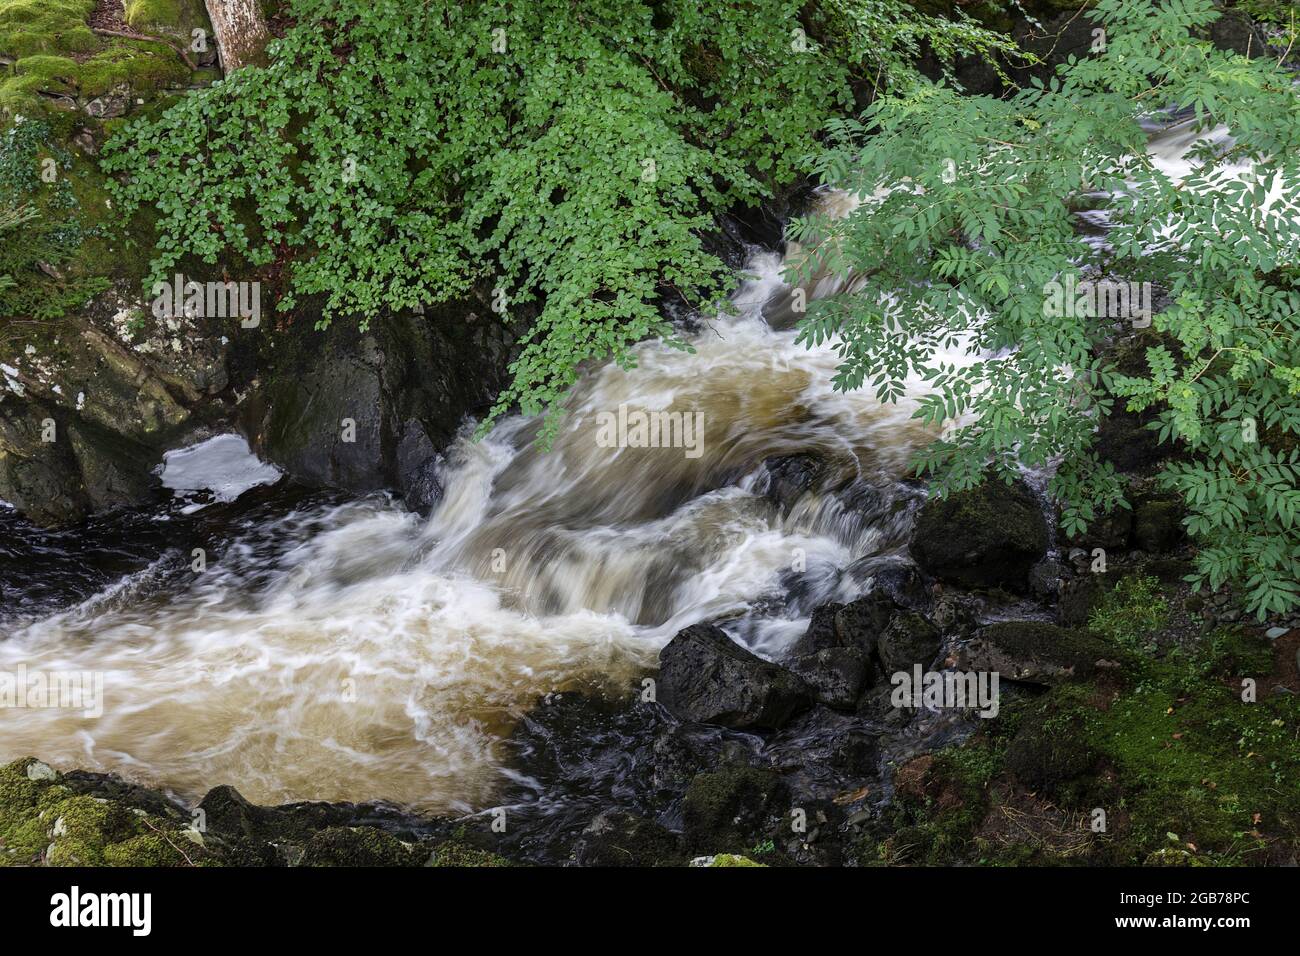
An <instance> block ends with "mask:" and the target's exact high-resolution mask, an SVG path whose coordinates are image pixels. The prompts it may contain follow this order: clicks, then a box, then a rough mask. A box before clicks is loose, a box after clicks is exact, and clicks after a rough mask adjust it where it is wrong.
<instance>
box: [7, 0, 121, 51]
mask: <svg viewBox="0 0 1300 956" xmlns="http://www.w3.org/2000/svg"><path fill="white" fill-rule="evenodd" d="M94 9H95V0H0V54H3V55H5V56H9V57H15V58H18V57H24V56H34V55H35V54H38V53H57V52H71V53H88V52H90V51H91V50H94V49H95V48H96V47H97V46H98V45H99V39H98V38H97V37H96V36H95V34H94V33H92V32H91V30H90V27H89V26H88V25H87V23H86V18H87V17H88V16H90V14H91V13H92V12H93V11H94Z"/></svg>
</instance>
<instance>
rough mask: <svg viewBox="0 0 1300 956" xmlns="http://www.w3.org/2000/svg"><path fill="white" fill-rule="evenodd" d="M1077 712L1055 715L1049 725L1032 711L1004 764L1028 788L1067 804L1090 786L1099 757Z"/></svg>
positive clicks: (1008, 750)
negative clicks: (1089, 742) (1089, 743)
mask: <svg viewBox="0 0 1300 956" xmlns="http://www.w3.org/2000/svg"><path fill="white" fill-rule="evenodd" d="M1086 739H1087V738H1086V734H1085V728H1084V727H1083V725H1082V722H1081V720H1080V718H1079V717H1078V715H1077V714H1064V715H1056V716H1055V717H1054V718H1053V722H1052V724H1051V726H1050V727H1048V726H1045V722H1044V720H1043V718H1042V716H1041V715H1040V714H1031V715H1029V716H1028V717H1026V719H1025V722H1024V723H1023V724H1022V726H1021V727H1020V729H1019V730H1018V731H1017V732H1016V735H1015V737H1013V738H1012V739H1011V743H1010V744H1008V745H1007V752H1006V757H1005V758H1004V759H1005V766H1006V768H1007V770H1009V771H1010V772H1011V773H1012V774H1013V775H1014V776H1015V777H1016V779H1017V780H1019V781H1020V782H1021V783H1022V784H1023V785H1024V786H1025V787H1026V788H1028V789H1029V790H1032V791H1035V792H1039V793H1042V794H1044V795H1046V796H1048V797H1049V798H1051V799H1052V800H1055V801H1057V802H1059V803H1062V804H1065V805H1067V806H1069V805H1074V804H1076V803H1077V801H1078V800H1079V799H1080V798H1081V797H1083V796H1084V795H1086V794H1087V792H1088V791H1089V790H1090V788H1091V783H1092V781H1091V780H1090V779H1088V778H1090V777H1091V776H1092V775H1093V772H1094V770H1095V769H1096V766H1097V762H1098V760H1099V759H1100V758H1099V755H1098V753H1097V751H1095V750H1093V749H1092V748H1091V747H1089V746H1088V745H1087V744H1086V743H1085V742H1084V741H1085V740H1086Z"/></svg>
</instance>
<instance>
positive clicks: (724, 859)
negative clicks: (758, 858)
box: [708, 853, 767, 869]
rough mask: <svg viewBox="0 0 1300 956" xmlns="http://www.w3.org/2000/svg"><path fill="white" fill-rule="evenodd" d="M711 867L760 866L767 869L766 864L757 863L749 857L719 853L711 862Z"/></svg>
mask: <svg viewBox="0 0 1300 956" xmlns="http://www.w3.org/2000/svg"><path fill="white" fill-rule="evenodd" d="M708 865H709V866H710V867H730V866H759V867H762V868H764V869H766V868H767V864H766V863H756V862H755V861H753V860H751V859H750V858H749V857H747V856H740V855H739V854H736V853H719V854H718V855H717V856H715V857H713V858H712V859H710V860H709V863H708Z"/></svg>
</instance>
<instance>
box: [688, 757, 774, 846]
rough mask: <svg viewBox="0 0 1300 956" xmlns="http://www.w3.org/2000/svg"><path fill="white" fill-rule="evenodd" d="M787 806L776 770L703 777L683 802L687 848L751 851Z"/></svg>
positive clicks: (732, 771)
mask: <svg viewBox="0 0 1300 956" xmlns="http://www.w3.org/2000/svg"><path fill="white" fill-rule="evenodd" d="M785 801H786V790H785V787H784V785H783V784H782V782H781V778H780V776H779V775H778V774H776V773H775V772H774V771H771V770H760V769H757V768H755V767H734V768H729V769H726V770H719V771H717V772H716V773H702V774H700V775H699V776H697V777H696V778H695V779H694V780H692V781H691V785H690V786H689V787H688V788H687V789H686V796H685V798H684V799H683V801H682V821H683V823H684V825H685V837H686V842H687V845H688V846H689V847H690V848H691V849H692V850H695V851H699V852H705V853H710V852H717V851H721V850H736V849H740V848H742V847H747V846H753V845H754V843H755V842H757V840H758V839H759V838H760V837H761V836H764V835H766V833H767V832H768V831H769V830H770V829H771V828H772V827H773V826H775V824H776V822H777V820H778V819H779V818H780V816H781V814H782V813H783V812H784V811H785V809H786V807H785Z"/></svg>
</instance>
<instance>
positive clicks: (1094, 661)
mask: <svg viewBox="0 0 1300 956" xmlns="http://www.w3.org/2000/svg"><path fill="white" fill-rule="evenodd" d="M1121 657H1122V652H1121V651H1119V650H1118V649H1117V648H1115V647H1113V646H1111V645H1110V644H1107V643H1106V642H1105V641H1102V640H1100V639H1099V638H1096V637H1093V636H1092V635H1090V634H1088V633H1086V632H1080V631H1072V630H1067V629H1066V628H1063V627H1057V626H1056V625H1054V624H1045V623H1042V622H1039V621H1004V622H999V623H997V624H989V625H987V626H986V627H983V628H981V629H980V630H979V632H977V633H976V635H975V637H974V638H972V639H971V640H970V642H969V643H968V644H967V645H966V646H965V647H963V648H962V649H961V650H960V652H959V654H958V666H959V667H960V669H962V670H974V671H989V672H994V671H995V672H997V673H998V674H999V675H1001V678H1002V679H1003V680H1015V681H1022V682H1024V683H1027V684H1041V685H1052V684H1058V683H1062V682H1064V681H1070V680H1082V679H1085V678H1088V677H1091V676H1092V675H1093V674H1094V673H1096V672H1097V670H1098V668H1099V667H1100V668H1103V669H1104V668H1106V667H1108V666H1112V665H1115V664H1117V663H1118V661H1119V659H1120V658H1121Z"/></svg>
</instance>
